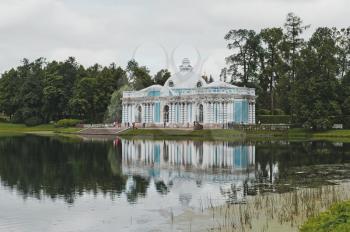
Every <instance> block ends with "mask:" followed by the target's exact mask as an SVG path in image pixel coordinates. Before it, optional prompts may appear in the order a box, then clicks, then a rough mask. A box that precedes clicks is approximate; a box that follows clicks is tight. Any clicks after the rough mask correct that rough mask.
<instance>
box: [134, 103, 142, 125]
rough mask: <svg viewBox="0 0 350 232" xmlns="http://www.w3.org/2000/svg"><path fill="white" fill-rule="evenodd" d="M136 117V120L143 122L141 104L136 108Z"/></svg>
mask: <svg viewBox="0 0 350 232" xmlns="http://www.w3.org/2000/svg"><path fill="white" fill-rule="evenodd" d="M136 110H137V111H136V118H135V122H141V120H142V108H141V106H138V107H137V109H136Z"/></svg>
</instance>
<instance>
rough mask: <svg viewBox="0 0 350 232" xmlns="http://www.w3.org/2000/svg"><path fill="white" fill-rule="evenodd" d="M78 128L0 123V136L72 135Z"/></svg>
mask: <svg viewBox="0 0 350 232" xmlns="http://www.w3.org/2000/svg"><path fill="white" fill-rule="evenodd" d="M79 130H80V128H56V127H54V125H47V124H45V125H40V126H34V127H28V126H26V125H24V124H13V123H0V134H21V133H74V132H77V131H79Z"/></svg>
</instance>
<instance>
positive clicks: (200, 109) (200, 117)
mask: <svg viewBox="0 0 350 232" xmlns="http://www.w3.org/2000/svg"><path fill="white" fill-rule="evenodd" d="M198 121H199V122H200V123H202V122H203V105H202V104H200V105H199V117H198Z"/></svg>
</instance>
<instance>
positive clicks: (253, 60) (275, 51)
mask: <svg viewBox="0 0 350 232" xmlns="http://www.w3.org/2000/svg"><path fill="white" fill-rule="evenodd" d="M308 28H309V26H305V25H304V24H303V21H302V20H301V19H300V18H299V17H298V16H296V15H294V14H293V13H290V14H288V16H287V19H286V22H285V24H284V27H283V28H282V27H277V28H265V29H262V30H261V31H260V32H256V31H253V30H247V29H237V30H231V31H229V32H228V33H227V35H226V36H225V39H226V40H227V41H228V48H229V49H230V50H231V51H232V54H231V55H230V56H229V57H227V58H226V61H227V64H228V67H226V68H224V69H223V71H222V75H224V78H223V79H224V80H228V79H230V81H231V83H233V84H236V85H239V86H248V87H255V88H256V92H257V95H258V98H257V109H258V111H257V113H258V114H259V112H261V114H263V115H266V114H274V112H276V111H275V109H276V108H279V109H282V110H283V111H284V112H285V113H286V114H289V115H291V116H292V120H293V122H294V123H297V124H299V125H300V126H304V127H307V128H313V129H325V128H329V127H330V126H331V125H332V123H333V122H332V117H336V116H345V115H349V114H350V98H349V96H350V28H344V29H337V28H327V27H321V28H317V29H316V31H315V32H314V33H313V34H312V36H311V38H310V39H309V40H305V39H304V38H305V36H303V32H304V31H305V30H307V29H308ZM267 109H268V110H267ZM268 111H269V113H268Z"/></svg>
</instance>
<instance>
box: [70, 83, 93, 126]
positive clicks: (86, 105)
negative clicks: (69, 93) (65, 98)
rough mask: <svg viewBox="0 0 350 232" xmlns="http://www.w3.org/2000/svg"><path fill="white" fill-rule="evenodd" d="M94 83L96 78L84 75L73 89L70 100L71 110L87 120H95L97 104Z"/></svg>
mask: <svg viewBox="0 0 350 232" xmlns="http://www.w3.org/2000/svg"><path fill="white" fill-rule="evenodd" d="M96 84H97V80H96V78H91V77H85V78H83V79H81V80H80V81H79V82H78V84H77V87H76V89H75V93H74V97H73V98H72V99H71V101H70V106H71V108H72V110H73V112H74V113H76V114H78V115H79V116H80V117H83V118H85V119H87V120H88V121H89V122H95V121H96V114H97V112H96V106H97V104H98V99H97V89H96Z"/></svg>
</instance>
